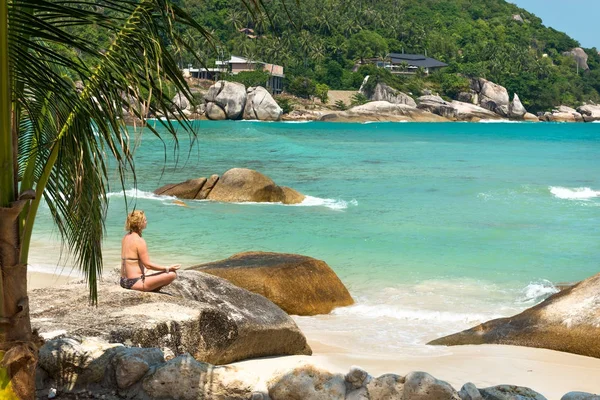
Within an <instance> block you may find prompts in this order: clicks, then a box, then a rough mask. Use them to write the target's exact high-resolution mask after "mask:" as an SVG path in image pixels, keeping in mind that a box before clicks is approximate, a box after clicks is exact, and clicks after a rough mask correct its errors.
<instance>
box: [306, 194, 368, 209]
mask: <svg viewBox="0 0 600 400" xmlns="http://www.w3.org/2000/svg"><path fill="white" fill-rule="evenodd" d="M357 205H358V201H356V200H354V199H352V200H350V201H345V200H340V199H338V200H336V199H322V198H320V197H313V196H306V197H305V198H304V200H303V201H302V203H300V204H294V206H300V207H319V206H322V207H327V208H331V209H332V210H336V211H341V210H345V209H346V208H348V206H357Z"/></svg>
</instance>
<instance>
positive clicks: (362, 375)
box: [345, 367, 371, 389]
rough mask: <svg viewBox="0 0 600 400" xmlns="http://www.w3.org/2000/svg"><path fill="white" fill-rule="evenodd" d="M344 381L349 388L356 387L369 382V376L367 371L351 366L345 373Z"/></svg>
mask: <svg viewBox="0 0 600 400" xmlns="http://www.w3.org/2000/svg"><path fill="white" fill-rule="evenodd" d="M345 379H346V382H347V383H348V386H349V389H358V388H361V387H364V386H366V384H367V383H369V380H370V379H371V377H370V376H369V373H368V372H367V371H365V370H364V369H362V368H360V367H352V368H350V371H348V373H347V374H346V377H345Z"/></svg>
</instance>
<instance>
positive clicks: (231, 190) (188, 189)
mask: <svg viewBox="0 0 600 400" xmlns="http://www.w3.org/2000/svg"><path fill="white" fill-rule="evenodd" d="M154 194H158V195H161V196H174V197H177V198H179V199H184V200H204V199H208V200H214V201H225V202H244V201H252V202H275V203H277V202H279V203H283V204H299V203H302V202H303V201H304V198H305V196H304V195H303V194H302V193H299V192H297V191H296V190H294V189H291V188H289V187H286V186H277V185H276V184H275V183H274V182H273V181H272V180H271V179H270V178H268V177H266V176H265V175H263V174H261V173H260V172H257V171H254V170H251V169H246V168H232V169H230V170H229V171H227V172H225V173H224V174H223V176H222V177H219V175H216V174H215V175H211V176H210V178H208V179H207V178H197V179H189V180H187V181H185V182H181V183H169V184H166V185H164V186H161V187H160V188H158V189H156V190H155V191H154Z"/></svg>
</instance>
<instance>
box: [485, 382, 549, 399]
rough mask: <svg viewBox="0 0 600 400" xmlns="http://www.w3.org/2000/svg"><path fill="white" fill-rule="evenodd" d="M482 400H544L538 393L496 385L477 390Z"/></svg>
mask: <svg viewBox="0 0 600 400" xmlns="http://www.w3.org/2000/svg"><path fill="white" fill-rule="evenodd" d="M479 392H480V393H481V395H482V396H483V398H484V400H546V398H545V397H544V396H542V395H541V394H539V393H538V392H536V391H534V390H532V389H529V388H526V387H522V386H513V385H498V386H493V387H489V388H485V389H479Z"/></svg>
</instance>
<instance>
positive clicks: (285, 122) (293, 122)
mask: <svg viewBox="0 0 600 400" xmlns="http://www.w3.org/2000/svg"><path fill="white" fill-rule="evenodd" d="M280 122H281V123H284V124H308V123H309V122H314V121H280Z"/></svg>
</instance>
